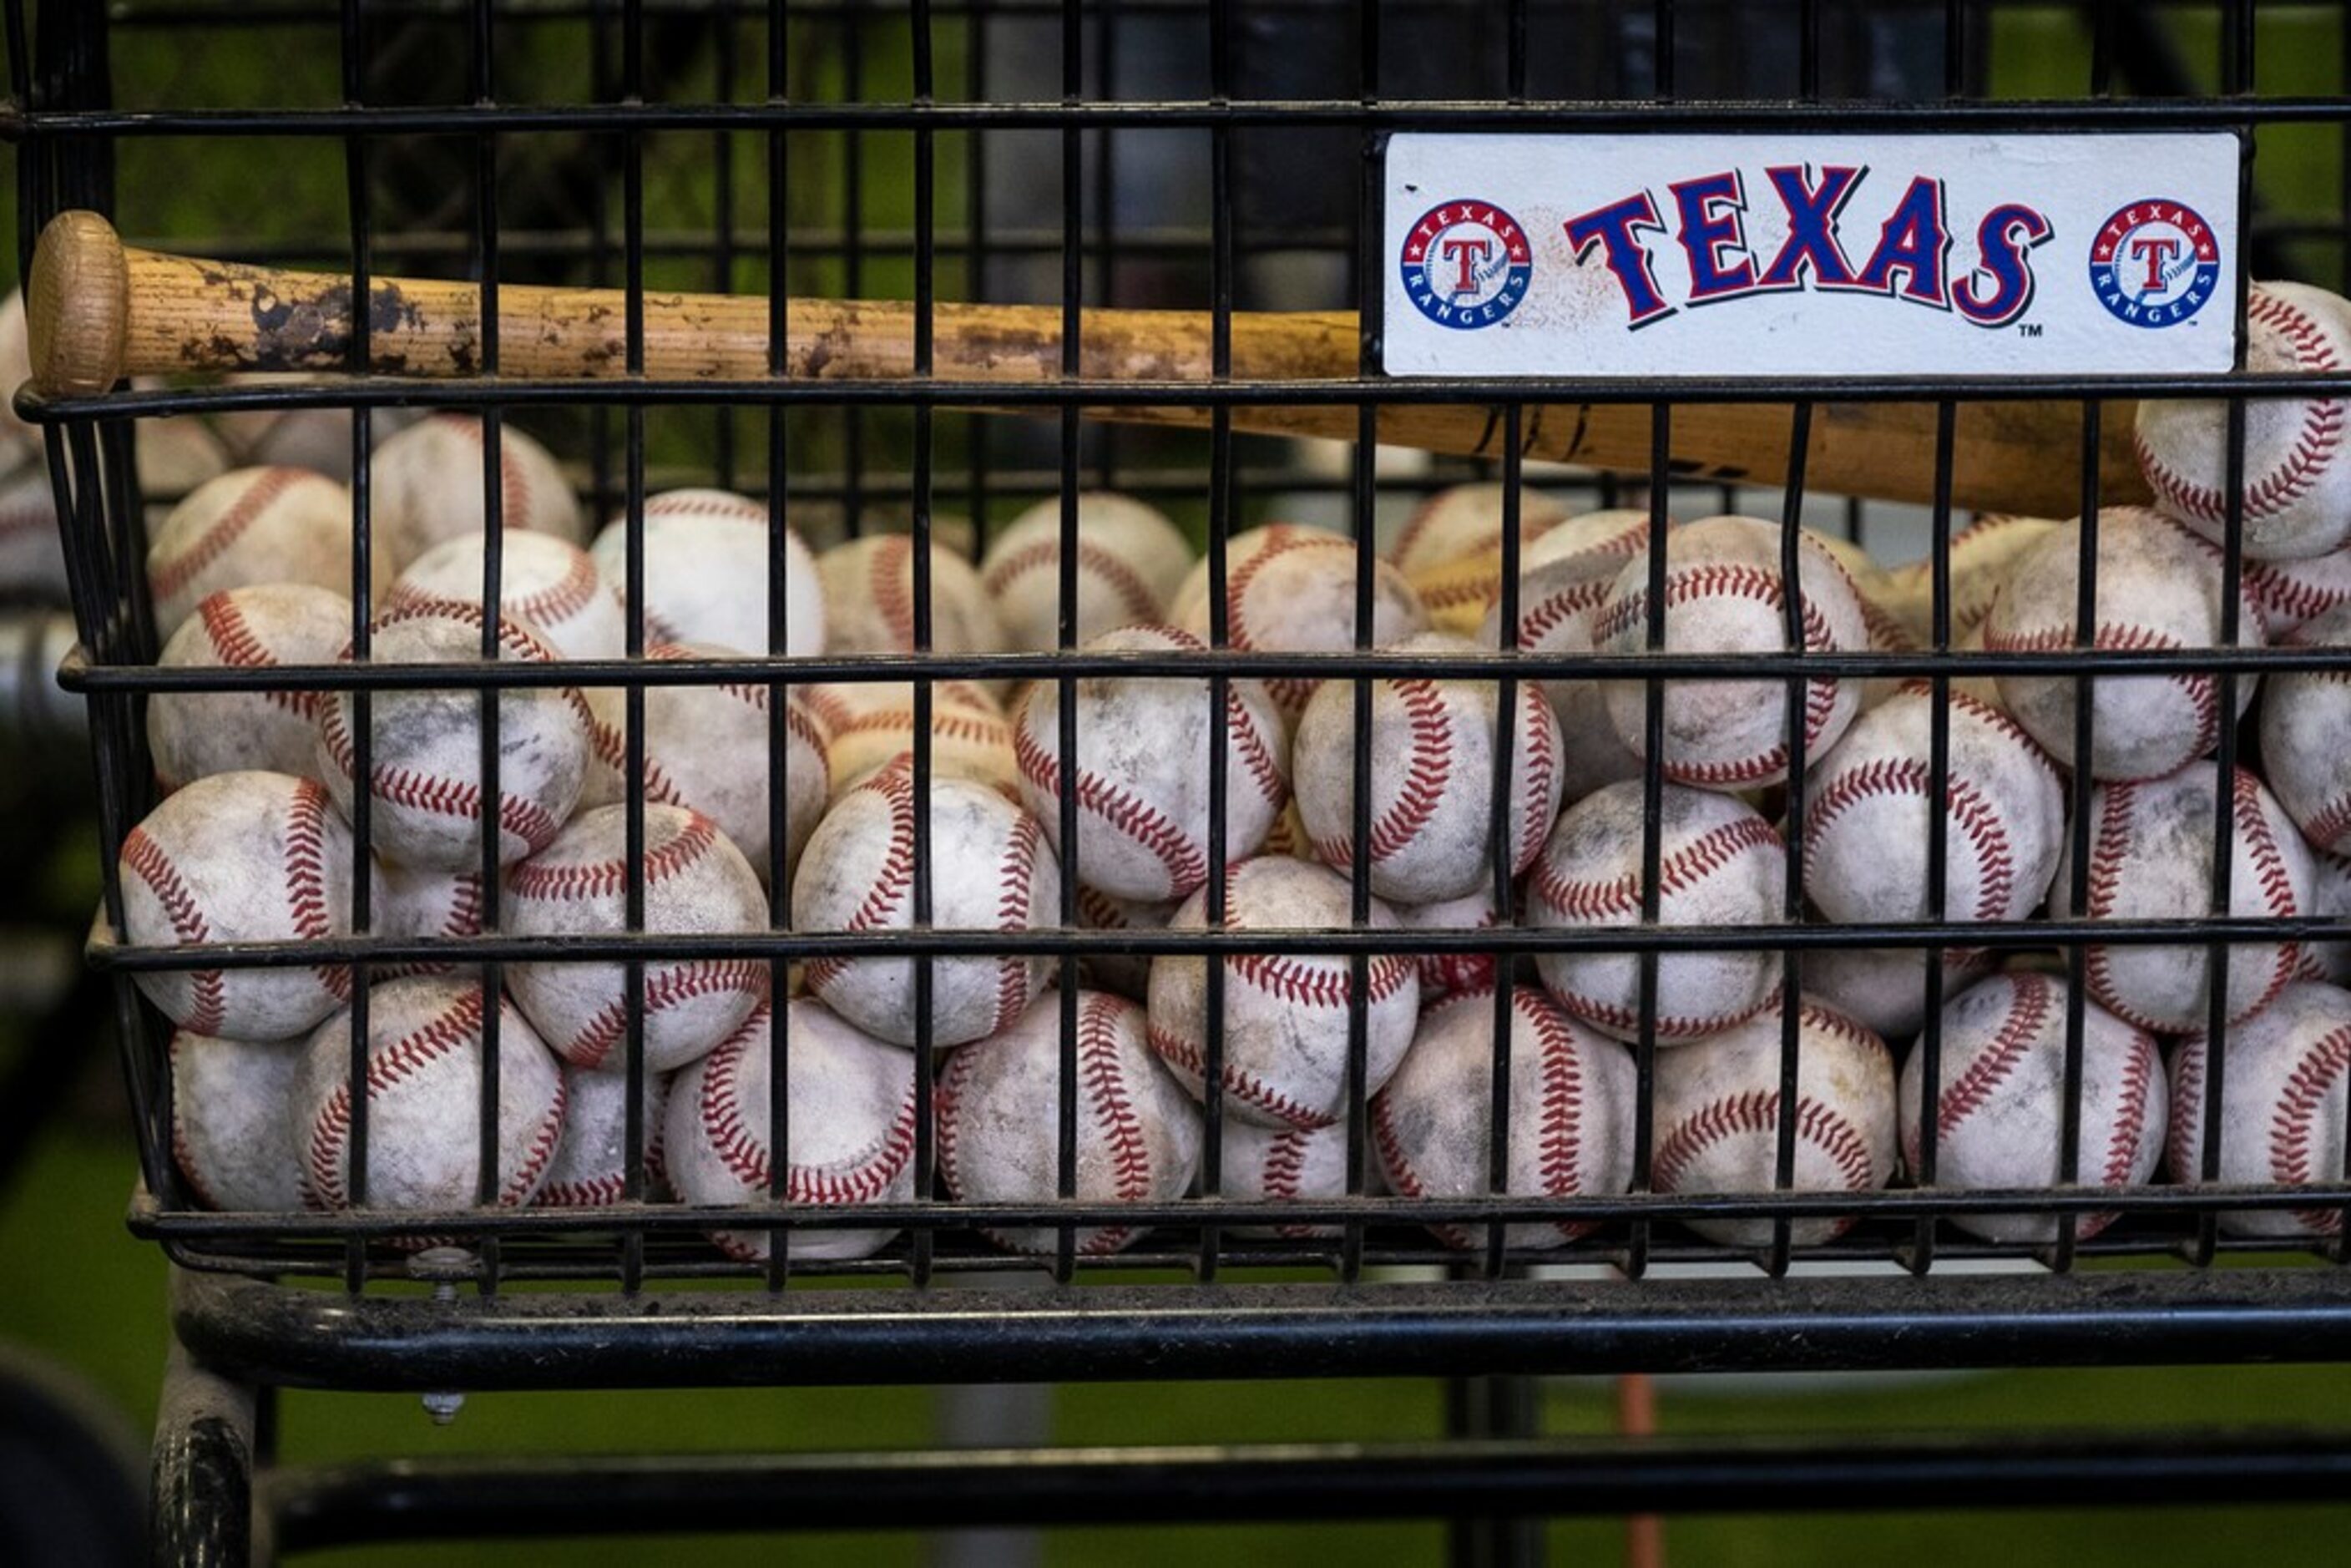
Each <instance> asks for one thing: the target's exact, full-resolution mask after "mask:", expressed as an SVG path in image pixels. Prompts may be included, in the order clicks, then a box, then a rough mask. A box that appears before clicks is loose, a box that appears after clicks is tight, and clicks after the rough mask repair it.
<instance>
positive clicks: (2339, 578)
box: [2244, 549, 2351, 643]
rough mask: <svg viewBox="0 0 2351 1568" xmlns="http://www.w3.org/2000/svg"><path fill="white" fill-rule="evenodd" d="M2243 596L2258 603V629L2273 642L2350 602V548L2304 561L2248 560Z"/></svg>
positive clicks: (2278, 641) (2284, 640)
mask: <svg viewBox="0 0 2351 1568" xmlns="http://www.w3.org/2000/svg"><path fill="white" fill-rule="evenodd" d="M2244 584H2245V593H2246V596H2247V597H2248V598H2250V599H2252V601H2253V602H2254V603H2255V604H2256V605H2258V606H2260V608H2261V612H2262V632H2265V633H2267V634H2268V637H2269V640H2270V641H2271V642H2273V643H2283V642H2286V641H2289V638H2288V635H2287V634H2288V633H2289V632H2293V631H2294V629H2295V628H2297V627H2299V626H2301V625H2302V624H2304V622H2310V621H2315V620H2317V619H2318V618H2319V617H2320V616H2322V615H2324V614H2325V613H2326V612H2328V611H2330V610H2335V609H2337V608H2340V607H2341V606H2343V605H2346V604H2351V549H2339V550H2336V551H2335V553H2334V554H2332V555H2321V556H2313V557H2311V558H2310V559H2307V560H2248V561H2246V562H2245V563H2244Z"/></svg>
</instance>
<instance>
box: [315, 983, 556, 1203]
mask: <svg viewBox="0 0 2351 1568" xmlns="http://www.w3.org/2000/svg"><path fill="white" fill-rule="evenodd" d="M484 1018H485V1004H484V1001H483V997H482V988H481V987H480V986H479V985H477V984H476V983H475V982H474V981H472V980H460V979H450V978H444V977H434V976H413V977H408V978H404V979H397V980H386V981H384V982H383V983H382V984H381V985H378V986H375V987H373V988H371V989H370V990H369V992H368V1019H367V1059H368V1067H367V1123H368V1133H367V1189H366V1200H365V1204H364V1207H367V1208H371V1209H375V1208H394V1209H443V1208H471V1207H474V1206H475V1200H476V1198H477V1197H478V1196H479V1191H480V1185H481V1176H482V1165H481V1137H480V1134H479V1127H480V1116H481V1106H482V1070H483V1061H484V1047H483V1042H482V1028H483V1022H484ZM352 1027H353V1016H352V1014H351V1013H350V1012H349V1011H344V1012H340V1013H338V1014H336V1015H335V1016H334V1017H333V1018H331V1019H328V1020H327V1021H326V1022H325V1023H323V1024H321V1025H319V1030H318V1032H317V1033H315V1034H313V1035H312V1036H311V1037H310V1040H309V1042H308V1044H307V1045H306V1046H304V1047H303V1049H302V1062H301V1067H300V1071H299V1073H298V1078H297V1082H296V1084H295V1090H294V1094H293V1097H292V1099H291V1101H290V1106H291V1111H292V1115H293V1118H294V1123H293V1127H294V1135H295V1138H296V1140H297V1142H298V1145H299V1147H300V1148H301V1150H302V1157H303V1171H304V1173H305V1176H306V1178H307V1180H308V1184H309V1195H310V1197H311V1198H312V1200H313V1201H315V1202H316V1203H317V1204H318V1205H319V1207H322V1208H329V1209H347V1208H351V1207H360V1205H358V1204H356V1203H355V1202H354V1199H353V1196H352V1192H351V1171H350V1166H351V1122H352V1106H351V1094H350V1063H351V1030H352ZM563 1110H564V1100H563V1074H562V1073H561V1072H560V1071H558V1070H557V1067H556V1063H555V1058H553V1057H552V1056H550V1055H549V1054H548V1051H547V1048H546V1047H545V1046H544V1045H542V1044H540V1043H539V1039H538V1035H536V1034H534V1033H533V1032H532V1031H531V1027H530V1025H529V1024H528V1022H526V1021H525V1020H524V1019H523V1016H522V1015H521V1014H520V1013H518V1012H517V1011H516V1010H515V1008H514V1004H513V1003H511V1002H508V1001H507V1000H505V999H504V998H500V1000H499V1002H498V1094H497V1122H498V1126H497V1150H496V1155H497V1171H496V1176H495V1178H494V1179H495V1183H496V1185H495V1189H494V1190H495V1192H496V1207H500V1208H519V1207H522V1206H523V1205H525V1204H527V1203H528V1202H529V1201H530V1200H531V1198H532V1197H533V1196H535V1195H536V1194H537V1193H538V1187H539V1183H540V1182H541V1181H543V1180H544V1179H545V1178H546V1176H547V1168H548V1165H549V1162H550V1161H551V1160H552V1159H553V1158H554V1157H555V1147H556V1144H557V1142H558V1141H559V1139H560V1138H561V1137H562V1135H563Z"/></svg>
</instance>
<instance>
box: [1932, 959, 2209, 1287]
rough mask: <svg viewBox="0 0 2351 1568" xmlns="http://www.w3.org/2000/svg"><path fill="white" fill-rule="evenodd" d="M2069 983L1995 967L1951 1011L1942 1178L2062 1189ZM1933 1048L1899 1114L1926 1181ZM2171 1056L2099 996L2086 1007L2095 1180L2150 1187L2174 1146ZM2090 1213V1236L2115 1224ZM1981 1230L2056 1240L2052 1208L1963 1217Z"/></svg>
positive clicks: (2087, 1162) (1941, 1109) (2083, 1177)
mask: <svg viewBox="0 0 2351 1568" xmlns="http://www.w3.org/2000/svg"><path fill="white" fill-rule="evenodd" d="M2066 1000H2067V987H2066V984H2065V982H2064V980H2062V979H2059V978H2058V977H2055V976H2053V975H2036V974H2025V973H2016V972H2011V973H2009V974H2004V975H1995V976H1993V977H1991V979H1988V980H1986V981H1984V982H1983V984H1981V985H1980V986H1976V987H1974V988H1970V990H1968V991H1967V992H1966V993H1965V994H1963V995H1961V996H1960V997H1959V998H1957V999H1955V1000H1953V1001H1951V1002H1950V1003H1949V1004H1947V1005H1946V1006H1945V1007H1944V1009H1943V1020H1942V1034H1941V1038H1942V1061H1941V1062H1940V1064H1939V1065H1940V1072H1939V1074H1938V1081H1937V1087H1936V1091H1935V1185H1936V1186H1940V1187H1979V1188H1992V1189H1999V1188H2011V1187H2013V1188H2025V1187H2051V1186H2057V1185H2058V1181H2059V1173H2060V1170H2061V1168H2062V1162H2063V1159H2064V1137H2065V1132H2064V1128H2065V1012H2066ZM1926 1055H1927V1053H1926V1051H1924V1050H1923V1049H1920V1050H1914V1051H1911V1053H1910V1058H1909V1060H1908V1061H1906V1062H1905V1063H1904V1064H1903V1067H1902V1085H1901V1092H1900V1093H1899V1095H1898V1096H1897V1098H1896V1107H1895V1110H1896V1115H1897V1116H1898V1117H1899V1119H1900V1123H1901V1129H1902V1158H1903V1161H1904V1163H1905V1164H1906V1165H1907V1166H1908V1168H1909V1171H1910V1175H1911V1179H1912V1180H1914V1181H1915V1180H1917V1179H1918V1173H1919V1159H1920V1155H1921V1144H1922V1140H1923V1125H1924V1117H1923V1115H1922V1112H1923V1110H1924V1107H1925V1105H1926V1092H1927V1075H1926ZM2168 1098H2169V1096H2168V1094H2167V1093H2166V1092H2165V1087H2164V1078H2163V1058H2162V1057H2161V1055H2160V1054H2158V1051H2156V1044H2155V1037H2154V1036H2153V1035H2151V1034H2148V1033H2147V1031H2146V1030H2136V1029H2133V1028H2131V1026H2130V1025H2128V1024H2126V1023H2125V1022H2123V1021H2122V1020H2121V1019H2118V1018H2116V1017H2115V1016H2114V1015H2113V1014H2112V1013H2109V1012H2107V1011H2106V1010H2105V1009H2103V1008H2101V1007H2098V1006H2097V1005H2096V1004H2095V1003H2091V1004H2088V1005H2086V1006H2085V1008H2084V1009H2083V1014H2082V1121H2081V1139H2080V1142H2079V1143H2078V1144H2077V1145H2076V1152H2077V1153H2076V1157H2077V1162H2078V1163H2077V1164H2076V1166H2075V1169H2076V1171H2077V1172H2078V1177H2077V1179H2078V1180H2079V1182H2080V1184H2081V1185H2082V1186H2108V1187H2134V1186H2146V1185H2147V1179H2148V1178H2149V1177H2150V1176H2153V1175H2154V1174H2155V1166H2156V1160H2157V1157H2158V1155H2161V1153H2162V1152H2163V1134H2164V1125H2165V1104H2166V1102H2167V1101H2168ZM2114 1219H2115V1216H2114V1214H2113V1213H2112V1212H2111V1211H2110V1212H2107V1213H2103V1214H2085V1215H2083V1216H2082V1217H2081V1218H2080V1219H2079V1220H2078V1221H2077V1222H2076V1228H2075V1231H2074V1234H2075V1235H2076V1236H2077V1237H2080V1238H2081V1239H2085V1240H2086V1239H2089V1238H2090V1237H2093V1236H2095V1235H2096V1234H2097V1233H2098V1232H2099V1231H2101V1230H2104V1229H2105V1228H2106V1227H2107V1226H2108V1225H2110V1224H2112V1223H2113V1222H2114ZM1951 1220H1952V1223H1953V1224H1955V1225H1957V1226H1958V1227H1959V1228H1960V1229H1962V1230H1964V1231H1966V1232H1967V1233H1968V1234H1969V1235H1970V1236H1980V1237H1981V1238H1983V1239H1985V1240H1987V1241H1999V1242H2004V1243H2008V1244H2011V1245H2032V1246H2045V1245H2047V1244H2048V1243H2050V1242H2053V1241H2054V1240H2056V1239H2057V1217H2056V1216H2055V1215H2052V1214H1997V1213H1974V1214H1956V1215H1953V1216H1952V1217H1951Z"/></svg>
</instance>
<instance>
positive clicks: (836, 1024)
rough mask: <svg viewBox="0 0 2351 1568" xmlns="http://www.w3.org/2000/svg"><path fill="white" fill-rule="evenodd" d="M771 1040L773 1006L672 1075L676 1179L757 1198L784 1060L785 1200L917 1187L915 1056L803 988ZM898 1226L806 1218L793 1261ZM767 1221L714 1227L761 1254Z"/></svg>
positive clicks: (841, 1201) (824, 1257) (837, 1251)
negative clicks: (777, 1072) (817, 1223)
mask: <svg viewBox="0 0 2351 1568" xmlns="http://www.w3.org/2000/svg"><path fill="white" fill-rule="evenodd" d="M783 1016H784V1029H783V1035H782V1037H781V1038H780V1039H778V1038H774V1029H773V1019H774V1015H773V1013H772V1012H771V1011H770V1009H769V1008H768V1006H767V1005H766V1004H764V1003H763V1004H761V1005H760V1007H759V1008H758V1010H757V1011H755V1012H753V1013H752V1014H751V1016H750V1017H749V1018H747V1019H744V1020H743V1023H742V1025H741V1027H740V1028H738V1029H737V1030H735V1031H734V1032H733V1033H732V1034H730V1035H728V1036H727V1037H726V1039H725V1040H721V1041H720V1042H719V1043H718V1047H717V1049H716V1050H715V1051H711V1052H710V1053H709V1054H708V1055H707V1056H705V1057H703V1058H702V1059H701V1060H700V1061H696V1062H695V1063H694V1064H693V1065H692V1066H690V1067H688V1068H687V1069H686V1070H685V1071H683V1072H681V1073H679V1074H678V1076H677V1082H675V1083H674V1085H673V1086H672V1088H671V1091H670V1097H669V1110H668V1114H667V1117H666V1122H665V1129H664V1134H665V1135H664V1138H663V1140H662V1146H663V1157H664V1161H665V1162H666V1164H667V1166H668V1171H669V1179H670V1184H671V1185H672V1186H674V1187H675V1188H676V1189H677V1196H678V1197H679V1198H680V1199H681V1200H682V1201H684V1202H686V1203H691V1204H698V1205H703V1206H705V1207H709V1206H721V1205H735V1206H758V1205H765V1204H767V1203H768V1201H769V1197H768V1189H769V1187H770V1186H772V1185H773V1182H774V1177H775V1167H774V1164H773V1162H774V1159H775V1141H776V1140H775V1124H774V1123H773V1122H772V1121H771V1120H770V1119H769V1117H768V1097H769V1092H770V1091H769V1085H770V1082H772V1080H771V1079H770V1077H769V1074H770V1072H771V1071H772V1070H773V1063H774V1061H775V1060H776V1059H777V1058H778V1057H780V1058H782V1059H783V1061H784V1064H785V1071H784V1103H785V1106H786V1110H787V1114H788V1116H789V1121H788V1123H787V1132H788V1142H789V1147H788V1148H787V1150H786V1152H785V1160H784V1173H783V1176H784V1201H785V1202H787V1203H790V1204H806V1205H810V1206H814V1207H825V1208H845V1207H856V1206H859V1205H862V1204H872V1203H903V1202H905V1201H906V1200H907V1199H909V1198H911V1197H914V1058H913V1057H912V1056H910V1055H908V1054H907V1053H906V1052H905V1051H900V1050H898V1049H897V1048H896V1047H895V1046H892V1045H887V1044H884V1043H883V1041H881V1040H875V1039H874V1038H873V1037H872V1036H871V1035H869V1034H865V1033H863V1032H862V1031H861V1030H858V1029H856V1028H854V1027H853V1026H852V1025H851V1024H849V1023H847V1022H845V1021H844V1020H843V1019H841V1018H839V1017H837V1016H835V1015H834V1014H833V1013H832V1012H831V1010H829V1009H827V1008H826V1007H825V1006H824V1005H823V1004H822V1003H821V1002H818V1001H816V1000H814V999H812V998H806V997H802V998H797V999H795V1000H793V1001H791V1002H790V1003H789V1004H787V1005H786V1007H785V1008H784V1015H783ZM895 1235H897V1232H896V1231H895V1230H894V1229H864V1230H856V1229H846V1228H831V1227H820V1228H806V1229H799V1230H791V1231H788V1232H786V1233H785V1236H786V1241H785V1251H786V1254H787V1255H788V1256H789V1257H791V1258H793V1259H795V1260H799V1259H807V1260H816V1261H838V1260H844V1259H852V1258H864V1257H868V1256H870V1255H872V1253H875V1252H878V1251H880V1250H881V1249H883V1247H885V1246H887V1245H889V1242H890V1239H891V1238H892V1237H893V1236H895ZM710 1239H711V1240H712V1241H713V1242H715V1243H716V1245H717V1246H718V1248H719V1249H720V1250H721V1251H723V1252H725V1253H726V1254H727V1255H728V1256H729V1257H732V1258H736V1259H739V1260H747V1261H765V1260H766V1259H767V1257H768V1239H769V1233H768V1231H765V1230H720V1231H714V1232H713V1233H712V1234H711V1238H710Z"/></svg>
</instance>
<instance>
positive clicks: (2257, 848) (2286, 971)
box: [2230, 768, 2302, 1018]
mask: <svg viewBox="0 0 2351 1568" xmlns="http://www.w3.org/2000/svg"><path fill="white" fill-rule="evenodd" d="M2230 787H2231V797H2232V798H2231V810H2233V811H2234V812H2235V815H2236V819H2237V838H2238V840H2239V841H2240V842H2241V843H2242V844H2243V846H2244V849H2245V852H2246V853H2247V854H2249V855H2251V856H2252V860H2253V877H2254V880H2256V881H2257V882H2259V883H2261V888H2262V907H2263V908H2264V909H2266V910H2267V911H2268V912H2269V913H2270V915H2272V916H2273V918H2276V919H2281V920H2290V919H2292V918H2293V917H2294V915H2299V914H2301V913H2302V906H2301V901H2300V900H2299V899H2297V898H2296V897H2295V896H2294V877H2293V876H2292V874H2291V873H2288V872H2287V870H2286V867H2285V857H2284V856H2283V854H2282V853H2280V852H2279V850H2278V841H2277V839H2276V837H2275V836H2274V835H2273V834H2272V833H2271V831H2270V820H2269V813H2268V812H2266V811H2264V810H2262V788H2261V785H2260V784H2259V783H2258V782H2256V781H2255V779H2254V778H2253V776H2252V774H2250V773H2248V772H2246V771H2245V770H2244V769H2243V768H2238V769H2237V770H2236V772H2235V774H2234V775H2233V776H2232V777H2231V779H2230ZM2301 963H2302V947H2301V945H2300V944H2299V943H2294V942H2280V943H2278V944H2277V945H2276V952H2275V953H2274V955H2273V956H2272V958H2271V960H2270V983H2269V984H2268V985H2267V986H2266V987H2264V988H2262V999H2261V1000H2260V1001H2258V1002H2255V1003H2254V1004H2253V1005H2252V1007H2250V1008H2247V1009H2244V1010H2242V1011H2241V1012H2239V1013H2237V1014H2236V1017H2238V1018H2245V1017H2248V1016H2250V1015H2251V1014H2252V1013H2257V1012H2259V1011H2261V1010H2262V1009H2263V1008H2265V1007H2267V1006H2269V1005H2270V1003H2271V1002H2273V1001H2274V1000H2276V999H2277V994H2278V993H2279V992H2280V991H2282V990H2283V989H2285V988H2286V985H2287V983H2288V982H2290V981H2291V980H2292V979H2293V978H2294V970H2295V969H2296V968H2298V967H2300V966H2301Z"/></svg>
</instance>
